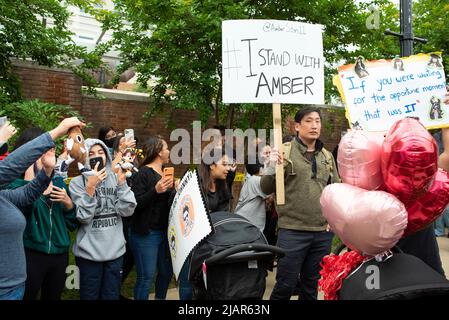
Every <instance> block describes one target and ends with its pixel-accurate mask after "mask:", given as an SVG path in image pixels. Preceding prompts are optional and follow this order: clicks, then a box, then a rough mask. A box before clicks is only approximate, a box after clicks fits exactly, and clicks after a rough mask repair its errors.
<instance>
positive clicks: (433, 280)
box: [335, 245, 449, 300]
mask: <svg viewBox="0 0 449 320" xmlns="http://www.w3.org/2000/svg"><path fill="white" fill-rule="evenodd" d="M344 248H345V246H344V245H341V246H340V247H339V248H337V250H336V251H335V253H336V254H339V253H340V252H341V251H342V250H343V249H344ZM392 251H393V253H392V255H391V256H389V257H387V258H386V259H385V260H384V261H376V259H371V260H369V261H366V262H365V263H363V264H362V265H361V266H359V267H358V268H356V269H355V270H354V271H353V272H352V273H350V274H349V275H348V276H347V277H346V278H345V279H344V280H343V283H342V287H341V289H340V293H339V299H340V300H411V299H425V298H428V297H436V296H449V281H448V280H446V278H444V276H442V275H441V274H439V273H438V272H437V271H435V270H434V269H432V268H431V267H429V266H428V265H427V264H425V263H424V262H423V261H422V260H421V259H419V258H417V257H415V256H413V255H410V254H405V253H404V252H402V250H401V249H399V248H398V247H395V248H393V250H392ZM376 277H377V278H376Z"/></svg>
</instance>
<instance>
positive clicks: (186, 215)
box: [167, 170, 212, 279]
mask: <svg viewBox="0 0 449 320" xmlns="http://www.w3.org/2000/svg"><path fill="white" fill-rule="evenodd" d="M168 222H169V224H168V231H167V232H168V243H169V248H170V254H171V261H172V266H173V272H174V274H175V276H176V279H178V277H179V273H180V272H181V268H182V266H183V264H184V262H185V260H186V258H187V256H188V255H189V254H190V252H191V251H192V249H193V248H194V247H195V246H196V245H197V244H198V243H199V242H200V241H201V240H203V239H204V238H205V237H206V236H208V235H209V234H210V233H211V232H212V224H211V222H210V219H209V214H208V212H207V209H206V206H205V205H204V200H203V196H202V193H201V189H200V185H199V177H198V173H197V171H196V170H195V171H188V172H187V173H186V174H185V175H184V177H183V178H182V179H181V182H180V183H179V189H178V192H177V194H176V196H175V199H174V201H173V204H172V207H171V209H170V215H169V221H168Z"/></svg>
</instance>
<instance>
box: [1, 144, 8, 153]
mask: <svg viewBox="0 0 449 320" xmlns="http://www.w3.org/2000/svg"><path fill="white" fill-rule="evenodd" d="M6 152H8V144H7V143H4V144H3V145H2V146H1V147H0V156H1V155H4V154H5V153H6Z"/></svg>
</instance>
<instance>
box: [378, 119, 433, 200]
mask: <svg viewBox="0 0 449 320" xmlns="http://www.w3.org/2000/svg"><path fill="white" fill-rule="evenodd" d="M381 158H382V159H381V160H382V161H381V168H382V176H383V178H384V183H385V187H386V190H387V191H388V192H390V193H391V194H393V195H395V196H396V197H397V198H398V199H399V200H401V201H402V202H403V203H404V204H405V205H406V206H407V205H408V204H410V203H413V202H414V201H415V200H416V199H418V198H419V197H421V196H422V195H424V194H425V193H426V192H427V191H428V190H429V188H430V186H431V183H432V181H433V178H434V176H435V174H436V172H437V170H438V164H437V161H438V147H437V144H436V142H435V140H434V139H433V137H432V136H431V135H430V133H429V132H428V131H427V130H426V128H424V126H423V125H422V124H421V123H420V122H419V121H418V120H416V119H412V118H405V119H402V120H399V121H396V122H395V123H394V124H393V126H392V127H391V128H390V131H389V132H388V134H387V136H386V137H385V141H384V143H383V144H382V151H381Z"/></svg>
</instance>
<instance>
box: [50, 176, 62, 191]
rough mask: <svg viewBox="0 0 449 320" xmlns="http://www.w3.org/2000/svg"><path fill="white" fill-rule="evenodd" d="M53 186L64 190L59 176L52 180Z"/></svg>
mask: <svg viewBox="0 0 449 320" xmlns="http://www.w3.org/2000/svg"><path fill="white" fill-rule="evenodd" d="M52 181H53V186H55V187H58V188H60V189H62V188H64V178H63V177H60V176H56V177H54V178H53V179H52Z"/></svg>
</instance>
